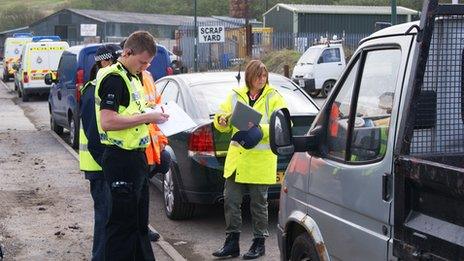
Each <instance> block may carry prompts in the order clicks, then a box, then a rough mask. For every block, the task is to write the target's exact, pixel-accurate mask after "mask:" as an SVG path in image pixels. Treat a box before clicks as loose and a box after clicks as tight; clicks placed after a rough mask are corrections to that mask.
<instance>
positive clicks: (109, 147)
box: [106, 145, 146, 152]
mask: <svg viewBox="0 0 464 261" xmlns="http://www.w3.org/2000/svg"><path fill="white" fill-rule="evenodd" d="M106 147H107V148H108V149H112V150H122V151H127V152H145V150H146V148H138V149H132V150H126V149H123V148H121V147H119V146H116V145H106Z"/></svg>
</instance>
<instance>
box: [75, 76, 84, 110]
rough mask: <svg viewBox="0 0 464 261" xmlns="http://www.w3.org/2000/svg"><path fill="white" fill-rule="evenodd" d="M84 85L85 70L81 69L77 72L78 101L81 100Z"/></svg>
mask: <svg viewBox="0 0 464 261" xmlns="http://www.w3.org/2000/svg"><path fill="white" fill-rule="evenodd" d="M82 86H84V70H83V69H79V70H77V72H76V101H77V102H79V101H80V100H81V88H82Z"/></svg>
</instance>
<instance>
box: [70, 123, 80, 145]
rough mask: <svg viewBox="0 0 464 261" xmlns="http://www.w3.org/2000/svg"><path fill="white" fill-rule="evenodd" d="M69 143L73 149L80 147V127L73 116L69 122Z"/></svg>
mask: <svg viewBox="0 0 464 261" xmlns="http://www.w3.org/2000/svg"><path fill="white" fill-rule="evenodd" d="M69 143H70V144H71V147H72V148H73V149H77V148H78V147H79V127H78V126H77V124H76V121H75V120H74V117H73V116H71V117H70V120H69Z"/></svg>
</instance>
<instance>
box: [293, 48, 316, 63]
mask: <svg viewBox="0 0 464 261" xmlns="http://www.w3.org/2000/svg"><path fill="white" fill-rule="evenodd" d="M320 50H321V49H319V48H308V50H306V52H304V54H303V55H302V56H301V57H300V59H299V60H298V63H308V64H314V63H315V62H316V59H317V56H318V55H319V52H320Z"/></svg>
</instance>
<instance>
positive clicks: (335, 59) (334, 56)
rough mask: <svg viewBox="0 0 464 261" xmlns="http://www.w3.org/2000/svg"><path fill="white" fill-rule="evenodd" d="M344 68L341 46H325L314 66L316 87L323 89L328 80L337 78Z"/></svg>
mask: <svg viewBox="0 0 464 261" xmlns="http://www.w3.org/2000/svg"><path fill="white" fill-rule="evenodd" d="M343 69H344V64H343V63H342V58H341V52H340V48H338V47H327V48H325V49H324V50H323V51H322V53H321V55H320V56H319V59H318V60H317V64H316V65H315V66H314V78H315V80H316V88H317V89H321V88H322V85H323V84H324V82H325V81H327V80H330V79H333V80H337V79H338V76H340V73H341V71H342V70H343Z"/></svg>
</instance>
